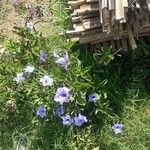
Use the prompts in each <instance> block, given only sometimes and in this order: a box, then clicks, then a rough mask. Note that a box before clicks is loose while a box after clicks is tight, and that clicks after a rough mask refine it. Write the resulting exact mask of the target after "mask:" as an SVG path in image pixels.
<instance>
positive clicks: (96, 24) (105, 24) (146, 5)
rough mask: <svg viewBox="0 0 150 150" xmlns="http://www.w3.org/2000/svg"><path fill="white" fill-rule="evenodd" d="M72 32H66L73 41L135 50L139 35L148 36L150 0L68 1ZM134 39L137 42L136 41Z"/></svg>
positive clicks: (149, 32) (149, 29) (149, 31)
mask: <svg viewBox="0 0 150 150" xmlns="http://www.w3.org/2000/svg"><path fill="white" fill-rule="evenodd" d="M68 4H69V9H70V12H71V13H72V14H71V19H72V22H73V28H74V30H70V31H66V34H67V35H68V37H69V38H71V40H73V41H78V42H79V43H92V44H97V43H99V44H100V45H103V46H106V45H110V44H111V45H112V47H113V49H115V48H116V49H120V48H123V49H127V47H128V46H129V44H130V46H131V48H132V49H135V48H136V47H137V45H136V40H137V39H138V37H140V36H148V35H149V34H150V19H149V18H150V0H138V1H133V0H69V1H68ZM135 39H136V40H135Z"/></svg>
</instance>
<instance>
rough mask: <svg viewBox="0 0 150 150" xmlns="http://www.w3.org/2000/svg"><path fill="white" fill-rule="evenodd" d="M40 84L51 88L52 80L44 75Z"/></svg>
mask: <svg viewBox="0 0 150 150" xmlns="http://www.w3.org/2000/svg"><path fill="white" fill-rule="evenodd" d="M40 82H41V83H42V84H43V86H52V85H53V79H52V78H50V77H49V76H47V75H45V76H44V77H43V78H41V79H40Z"/></svg>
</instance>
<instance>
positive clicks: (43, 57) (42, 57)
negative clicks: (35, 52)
mask: <svg viewBox="0 0 150 150" xmlns="http://www.w3.org/2000/svg"><path fill="white" fill-rule="evenodd" d="M46 59H47V54H46V53H45V52H40V61H43V62H45V61H46Z"/></svg>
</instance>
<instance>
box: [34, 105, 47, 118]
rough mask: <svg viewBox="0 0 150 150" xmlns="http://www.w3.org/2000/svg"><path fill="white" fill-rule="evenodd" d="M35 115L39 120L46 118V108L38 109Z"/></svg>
mask: <svg viewBox="0 0 150 150" xmlns="http://www.w3.org/2000/svg"><path fill="white" fill-rule="evenodd" d="M36 114H37V115H38V116H40V117H41V118H44V117H46V108H44V107H39V108H38V109H37V112H36Z"/></svg>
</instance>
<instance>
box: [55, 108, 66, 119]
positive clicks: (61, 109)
mask: <svg viewBox="0 0 150 150" xmlns="http://www.w3.org/2000/svg"><path fill="white" fill-rule="evenodd" d="M64 111H65V110H64V108H63V107H62V106H60V107H57V108H56V111H55V113H56V115H57V116H59V117H60V116H61V115H63V114H64Z"/></svg>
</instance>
